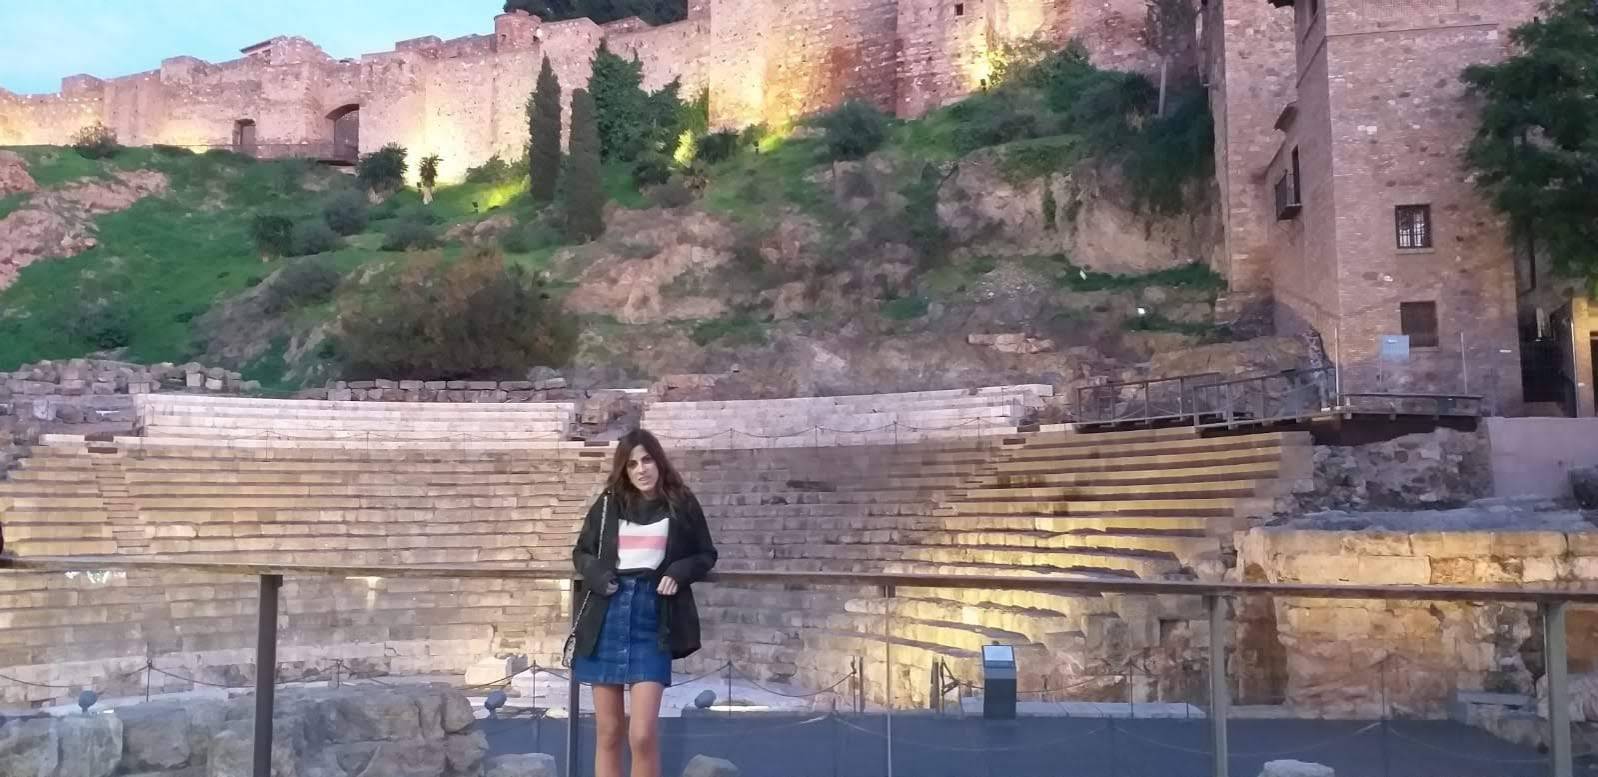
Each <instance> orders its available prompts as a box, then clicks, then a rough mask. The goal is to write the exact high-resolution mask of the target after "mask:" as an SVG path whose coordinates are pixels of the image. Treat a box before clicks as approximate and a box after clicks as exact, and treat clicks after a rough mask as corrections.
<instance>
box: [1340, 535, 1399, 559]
mask: <svg viewBox="0 0 1598 777" xmlns="http://www.w3.org/2000/svg"><path fill="white" fill-rule="evenodd" d="M1343 550H1344V551H1345V552H1347V553H1350V554H1353V555H1357V556H1409V555H1412V554H1413V553H1414V549H1413V548H1412V547H1411V546H1410V543H1409V535H1408V534H1405V533H1403V532H1384V531H1361V532H1349V533H1348V534H1345V535H1344V536H1343Z"/></svg>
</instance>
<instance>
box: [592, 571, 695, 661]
mask: <svg viewBox="0 0 1598 777" xmlns="http://www.w3.org/2000/svg"><path fill="white" fill-rule="evenodd" d="M617 582H618V583H619V584H620V587H619V588H617V589H616V593H614V594H611V596H610V604H609V606H608V607H607V608H606V609H605V621H604V625H603V626H601V627H600V629H599V641H598V642H597V643H596V644H595V645H594V652H593V653H592V654H591V655H587V656H577V657H576V658H575V659H573V661H572V673H573V674H574V675H575V676H576V677H577V682H580V683H584V684H586V685H632V684H633V683H660V684H661V685H664V686H667V687H670V686H671V654H669V653H667V652H666V651H665V650H662V649H661V647H660V631H659V626H660V593H659V592H657V591H656V590H655V586H656V585H658V583H657V582H656V580H655V576H654V575H628V576H625V577H622V578H620V579H619V580H618V581H617Z"/></svg>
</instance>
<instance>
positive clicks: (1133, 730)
mask: <svg viewBox="0 0 1598 777" xmlns="http://www.w3.org/2000/svg"><path fill="white" fill-rule="evenodd" d="M482 723H483V726H484V728H485V730H486V731H487V732H488V735H489V743H490V747H491V748H492V750H493V752H494V753H495V754H500V753H521V752H545V753H551V754H554V755H555V756H556V758H557V760H560V762H561V763H564V758H565V755H564V752H565V741H566V721H565V720H560V719H555V718H545V719H530V718H521V719H498V720H486V721H483V722H482ZM661 723H662V736H663V759H664V761H665V763H664V764H663V766H664V771H663V774H664V775H666V777H675V776H676V775H679V774H681V773H682V769H683V765H684V764H686V763H687V761H688V759H690V758H692V757H693V756H694V755H695V754H698V753H704V754H706V755H712V756H716V757H720V758H726V759H728V760H730V761H732V762H733V763H735V764H737V765H738V767H739V768H740V770H741V774H742V777H884V776H885V775H887V774H888V771H887V755H888V754H887V748H886V746H885V745H886V738H885V734H886V726H887V720H886V718H884V717H883V716H881V715H867V716H863V717H862V716H853V715H849V716H827V715H822V714H814V715H812V714H808V713H805V714H791V713H783V714H747V713H731V714H729V713H710V714H708V715H702V716H701V715H687V716H683V717H673V718H665V719H663V720H662V722H661ZM581 724H582V729H581V733H582V745H581V748H580V750H579V752H580V753H581V755H582V757H583V765H582V767H581V768H580V769H579V771H578V773H579V775H587V774H589V773H590V772H589V768H590V767H591V763H590V757H591V754H592V752H593V721H592V719H590V718H584V719H582V721H581ZM1229 731H1230V741H1231V749H1232V753H1233V757H1232V761H1231V773H1232V775H1234V776H1235V777H1255V775H1258V774H1259V773H1260V769H1261V767H1262V766H1263V764H1264V763H1265V762H1266V761H1269V760H1276V759H1289V758H1290V759H1297V760H1302V761H1314V762H1318V763H1324V764H1327V765H1329V766H1332V767H1333V768H1335V769H1336V771H1337V775H1338V777H1544V775H1548V774H1550V773H1551V771H1550V769H1549V766H1548V764H1547V762H1546V761H1545V760H1543V757H1542V756H1541V755H1539V754H1538V753H1537V752H1535V751H1533V750H1530V749H1527V748H1523V747H1518V746H1515V745H1511V744H1508V743H1506V742H1503V741H1501V740H1498V739H1495V738H1494V737H1492V736H1491V735H1489V734H1487V733H1485V732H1482V731H1478V730H1475V729H1472V728H1468V727H1466V726H1463V725H1460V724H1457V723H1451V722H1446V721H1396V722H1392V723H1390V724H1388V725H1386V726H1384V725H1382V724H1381V723H1377V722H1368V721H1363V722H1362V721H1306V720H1238V721H1233V722H1232V724H1231V726H1230V729H1229ZM893 741H894V748H893V761H894V769H893V775H894V777H1031V776H1032V775H1036V776H1038V777H1044V776H1045V775H1047V776H1048V777H1208V775H1210V773H1211V763H1210V756H1209V755H1208V752H1207V748H1208V743H1209V728H1208V724H1207V723H1206V722H1205V721H1203V720H1197V719H1195V720H1184V719H1140V720H1127V719H1124V718H1123V719H1114V718H1090V717H1069V718H1060V717H1052V718H1023V719H1021V720H1019V721H1014V722H988V721H984V720H982V719H980V718H975V719H973V718H965V719H960V718H957V717H953V716H948V717H941V718H940V717H934V716H932V715H930V714H926V713H922V714H915V715H909V714H906V715H896V716H895V717H894V718H893ZM1577 774H1578V775H1598V769H1592V768H1591V767H1588V766H1584V765H1578V767H1577Z"/></svg>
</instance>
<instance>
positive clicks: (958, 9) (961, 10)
mask: <svg viewBox="0 0 1598 777" xmlns="http://www.w3.org/2000/svg"><path fill="white" fill-rule="evenodd" d="M954 15H955V16H965V3H955V4H954Z"/></svg>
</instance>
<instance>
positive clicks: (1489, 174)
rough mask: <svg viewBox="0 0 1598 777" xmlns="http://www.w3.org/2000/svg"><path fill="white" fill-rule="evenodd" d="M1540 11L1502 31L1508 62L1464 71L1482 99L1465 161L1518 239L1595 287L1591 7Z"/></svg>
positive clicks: (1578, 0) (1595, 95)
mask: <svg viewBox="0 0 1598 777" xmlns="http://www.w3.org/2000/svg"><path fill="white" fill-rule="evenodd" d="M1544 11H1545V15H1543V16H1540V17H1538V18H1535V19H1533V20H1532V21H1530V22H1528V23H1526V24H1524V25H1522V26H1520V27H1517V28H1516V29H1515V30H1514V31H1513V32H1511V33H1510V36H1509V38H1510V41H1511V43H1512V44H1513V45H1514V46H1515V48H1516V53H1515V54H1514V55H1513V56H1511V57H1509V58H1508V59H1506V60H1504V61H1503V62H1500V63H1498V64H1494V65H1474V66H1471V67H1469V68H1466V69H1465V72H1464V76H1463V78H1464V81H1465V83H1466V84H1468V85H1469V87H1470V90H1471V91H1472V92H1473V93H1475V94H1477V95H1479V96H1480V97H1482V98H1483V100H1484V105H1483V107H1482V112H1481V120H1480V124H1479V126H1478V127H1477V130H1476V135H1475V137H1474V138H1473V139H1472V141H1471V143H1470V146H1469V147H1468V148H1467V149H1466V152H1465V160H1466V164H1467V166H1468V167H1469V168H1470V169H1472V170H1473V171H1475V173H1476V184H1477V186H1479V187H1480V188H1481V189H1482V190H1483V191H1484V192H1485V193H1486V194H1487V195H1489V196H1490V197H1491V198H1492V202H1493V205H1494V206H1495V207H1497V208H1498V210H1500V211H1502V212H1503V213H1504V214H1506V215H1507V216H1508V217H1509V219H1510V223H1511V224H1512V226H1513V228H1514V229H1515V231H1516V232H1517V234H1518V236H1519V237H1521V238H1522V239H1530V240H1532V241H1534V242H1535V244H1536V245H1537V247H1538V248H1539V249H1540V250H1546V251H1547V252H1548V255H1549V256H1550V257H1551V258H1552V259H1553V261H1554V266H1555V268H1556V269H1557V270H1558V271H1560V272H1562V273H1564V274H1567V275H1570V276H1573V277H1583V278H1586V279H1587V280H1588V283H1589V284H1590V285H1592V286H1593V287H1594V288H1593V290H1594V291H1598V7H1595V6H1594V5H1593V3H1592V2H1591V0H1550V1H1549V2H1547V3H1546V4H1545V5H1544Z"/></svg>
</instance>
